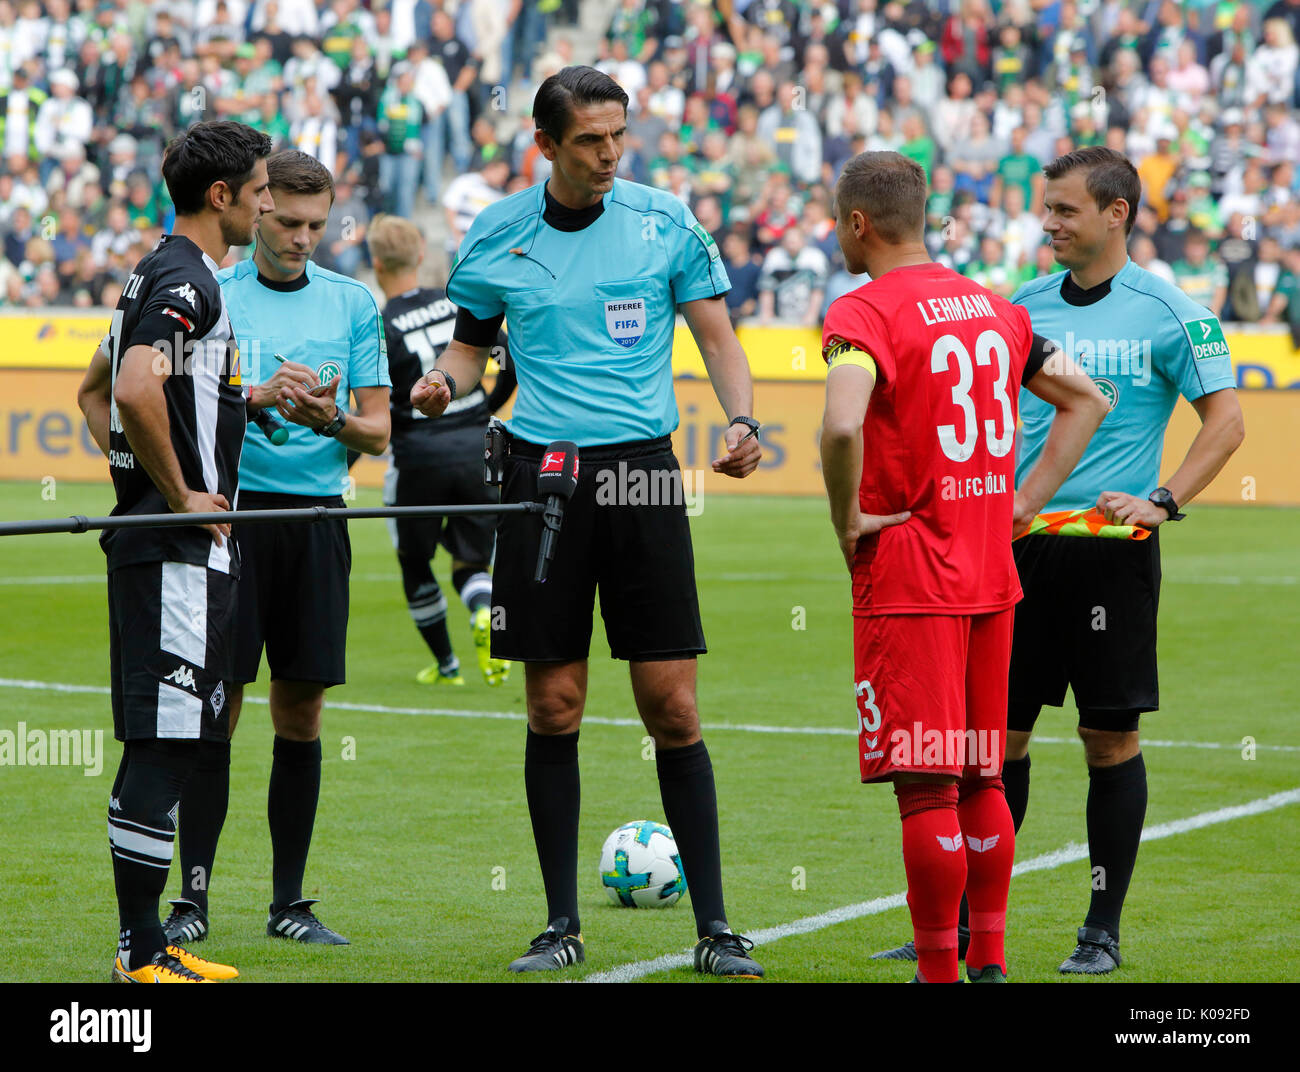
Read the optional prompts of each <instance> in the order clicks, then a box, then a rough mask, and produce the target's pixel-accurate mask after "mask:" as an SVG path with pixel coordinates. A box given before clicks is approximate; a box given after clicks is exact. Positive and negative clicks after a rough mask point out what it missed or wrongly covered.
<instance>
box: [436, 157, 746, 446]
mask: <svg viewBox="0 0 1300 1072" xmlns="http://www.w3.org/2000/svg"><path fill="white" fill-rule="evenodd" d="M544 191H545V184H544V183H539V184H538V185H536V186H533V187H530V188H529V189H527V190H522V191H520V192H519V193H517V194H514V195H512V196H510V197H507V198H505V199H504V200H502V201H498V202H497V203H496V204H494V205H489V206H488V207H487V208H485V209H484V210H483V211H482V212H481V213H479V215H478V218H477V219H475V221H474V224H473V226H472V227H471V228H470V229H469V231H468V233H467V234H466V235H465V238H464V240H463V241H462V242H461V247H460V259H459V260H458V261H457V263H456V267H455V268H454V269H453V270H452V273H451V278H450V279H448V281H447V296H448V297H449V298H450V299H451V300H452V301H453V302H455V303H456V304H457V305H458V306H460V307H462V308H464V309H466V310H468V311H469V312H470V313H471V314H473V315H474V316H475V317H477V318H478V319H480V320H489V319H491V318H493V317H496V316H499V315H500V314H502V313H504V314H505V317H506V329H507V332H508V334H509V336H510V356H511V358H512V359H513V360H514V362H515V373H516V375H517V377H518V379H519V394H518V396H517V398H516V400H515V406H514V410H513V411H512V415H511V419H510V421H509V422H507V423H508V425H509V428H510V431H511V432H512V433H513V434H514V435H516V436H518V437H519V438H520V439H523V440H527V441H528V442H531V443H540V444H546V443H550V442H552V441H553V440H556V439H570V440H572V441H573V442H575V443H576V444H577V445H578V446H579V447H586V446H598V445H601V444H611V443H627V442H633V441H636V440H644V439H657V438H659V437H660V436H666V435H668V434H669V433H670V432H672V431H673V429H675V428H676V427H677V420H678V416H677V400H676V398H675V396H674V394H673V369H672V348H673V330H674V327H675V324H676V316H677V306H678V305H679V304H681V303H682V302H689V301H695V300H697V299H700V298H712V297H716V296H720V295H722V294H725V293H726V292H727V291H728V290H730V289H731V284H730V282H729V281H728V279H727V272H726V269H725V268H723V266H722V257H721V255H720V253H719V252H718V247H717V243H715V242H714V241H713V239H712V237H711V236H710V235H709V233H708V232H707V231H705V230H704V228H703V227H701V226H700V224H699V222H698V221H697V220H696V219H695V217H694V215H692V213H691V210H690V209H689V208H687V207H686V206H685V205H683V204H682V203H681V202H680V201H678V200H677V199H676V198H675V197H673V196H672V195H671V194H668V193H665V192H663V191H662V190H655V189H651V188H650V187H648V186H641V185H639V184H637V183H633V182H624V181H623V180H622V179H615V180H614V185H613V188H612V189H611V190H610V191H609V192H608V193H607V194H605V196H604V208H603V211H602V212H601V213H600V215H599V216H598V217H597V218H596V219H595V220H594V221H592V222H591V223H589V224H588V225H587V226H585V227H583V228H582V229H581V230H574V231H564V230H559V229H557V228H555V227H552V226H551V225H550V224H548V223H547V222H546V220H545V219H543V213H544V211H545V207H546V205H545V196H544Z"/></svg>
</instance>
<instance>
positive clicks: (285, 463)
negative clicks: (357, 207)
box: [217, 258, 392, 497]
mask: <svg viewBox="0 0 1300 1072" xmlns="http://www.w3.org/2000/svg"><path fill="white" fill-rule="evenodd" d="M217 281H218V282H219V283H220V284H221V290H222V292H223V293H224V294H225V296H226V305H227V307H228V308H229V309H230V320H231V325H232V327H233V328H234V333H235V339H236V340H237V342H238V345H239V355H240V366H241V371H242V374H243V379H244V382H245V383H248V384H253V383H263V382H265V381H266V380H269V379H270V378H271V377H272V376H273V375H274V374H275V370H276V368H278V367H279V364H280V363H279V362H278V361H276V359H275V357H274V355H275V354H280V355H281V356H282V357H284V358H285V359H287V360H289V361H296V362H298V363H299V364H301V365H306V366H308V367H309V368H312V369H315V370H316V375H317V376H318V377H319V378H320V381H321V383H332V384H335V385H336V388H335V392H334V401H335V403H336V404H337V405H338V406H339V408H340V409H344V410H346V409H347V408H348V392H349V391H350V390H351V389H352V388H353V387H390V386H391V385H392V383H391V381H390V380H389V378H388V348H387V346H386V345H385V342H384V322H383V319H382V317H381V316H380V313H379V306H378V305H376V304H375V299H374V298H373V297H372V296H371V293H370V291H369V290H368V289H367V288H366V287H365V286H363V285H362V284H361V283H358V282H357V281H356V280H355V279H349V278H348V277H347V276H342V275H339V274H338V273H337V272H331V271H327V270H326V269H324V268H318V267H317V266H316V265H315V264H313V263H311V262H310V261H308V262H307V270H306V272H305V273H304V275H303V276H301V277H300V278H298V279H296V280H294V281H293V282H291V283H274V282H271V281H269V280H265V279H263V278H261V276H260V275H259V274H258V271H257V265H256V264H255V263H254V262H253V260H252V259H251V258H250V259H249V260H246V261H242V262H240V263H239V264H237V265H235V266H234V267H233V268H225V269H222V271H220V272H219V273H217ZM277 419H280V418H278V417H277ZM282 423H283V424H284V425H285V427H287V428H288V429H289V441H288V442H287V443H285V444H284V445H283V446H280V447H276V446H272V445H271V441H270V440H269V439H267V438H266V437H265V436H264V435H263V434H262V433H261V431H260V430H259V429H258V428H257V427H256V426H254V425H251V424H250V425H249V426H248V432H247V434H246V435H245V437H244V453H243V457H242V458H241V459H240V463H239V488H240V490H241V491H261V492H270V493H273V494H280V495H311V496H316V497H324V496H332V495H341V494H342V493H343V491H344V490H345V489H346V488H347V486H348V466H347V448H346V447H344V446H343V444H342V443H340V442H339V441H338V440H337V439H329V438H327V437H325V436H318V435H317V434H316V433H315V432H314V431H312V430H311V429H310V428H306V427H304V426H303V425H300V424H290V423H289V422H287V421H282Z"/></svg>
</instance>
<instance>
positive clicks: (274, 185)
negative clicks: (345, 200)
mask: <svg viewBox="0 0 1300 1072" xmlns="http://www.w3.org/2000/svg"><path fill="white" fill-rule="evenodd" d="M266 179H267V182H268V183H269V184H270V186H271V189H272V190H281V191H283V192H284V193H286V194H322V193H324V192H325V191H326V190H328V191H329V192H330V204H331V205H332V204H334V176H333V175H331V174H330V169H329V168H327V167H326V166H325V165H324V164H322V163H321V162H320V161H319V160H317V159H316V158H315V157H314V156H308V155H307V154H306V153H304V152H303V151H302V150H300V149H281V150H280V151H279V152H278V153H276V154H275V155H274V156H272V157H270V158H269V159H268V160H267V162H266Z"/></svg>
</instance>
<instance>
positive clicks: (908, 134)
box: [898, 113, 935, 179]
mask: <svg viewBox="0 0 1300 1072" xmlns="http://www.w3.org/2000/svg"><path fill="white" fill-rule="evenodd" d="M903 139H904V141H903V144H902V145H900V146H899V147H898V151H899V152H900V153H901V154H902V155H903V156H905V157H907V158H908V159H909V160H915V161H916V162H917V163H918V164H920V165H921V167H922V169H923V170H924V171H925V177H926V178H927V179H928V178H929V177H930V171H931V169H932V168H933V167H934V153H935V146H934V139H933V138H931V137H930V135H929V134H927V133H926V132H925V123H923V122H922V121H921V117H920V116H919V115H917V114H915V113H913V114H911V115H909V116H908V117H907V118H906V119H904V120H903Z"/></svg>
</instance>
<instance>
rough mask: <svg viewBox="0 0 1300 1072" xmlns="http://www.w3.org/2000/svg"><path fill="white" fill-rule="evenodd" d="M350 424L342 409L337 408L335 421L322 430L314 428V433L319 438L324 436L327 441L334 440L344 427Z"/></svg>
mask: <svg viewBox="0 0 1300 1072" xmlns="http://www.w3.org/2000/svg"><path fill="white" fill-rule="evenodd" d="M347 423H348V415H347V414H346V413H344V412H343V410H342V409H341V408H338V407H335V409H334V419H333V420H332V421H330V422H329V424H327V425H325V426H324V427H322V428H313V429H312V431H313V432H315V433H316V434H317V435H318V436H324V437H325V438H326V439H333V438H334V437H335V436H336V435H338V434H339V433H340V432H341V431H343V426H344V425H345V424H347Z"/></svg>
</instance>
